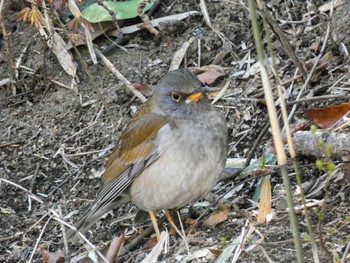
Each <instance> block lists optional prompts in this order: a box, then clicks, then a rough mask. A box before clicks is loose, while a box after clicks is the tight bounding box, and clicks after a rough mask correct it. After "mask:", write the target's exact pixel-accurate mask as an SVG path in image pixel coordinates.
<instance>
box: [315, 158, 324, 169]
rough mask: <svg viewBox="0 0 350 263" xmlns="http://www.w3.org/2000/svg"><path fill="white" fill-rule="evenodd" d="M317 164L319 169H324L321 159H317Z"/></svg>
mask: <svg viewBox="0 0 350 263" xmlns="http://www.w3.org/2000/svg"><path fill="white" fill-rule="evenodd" d="M315 164H316V167H317V169H319V170H322V169H323V162H322V161H321V160H319V159H317V160H316V163H315Z"/></svg>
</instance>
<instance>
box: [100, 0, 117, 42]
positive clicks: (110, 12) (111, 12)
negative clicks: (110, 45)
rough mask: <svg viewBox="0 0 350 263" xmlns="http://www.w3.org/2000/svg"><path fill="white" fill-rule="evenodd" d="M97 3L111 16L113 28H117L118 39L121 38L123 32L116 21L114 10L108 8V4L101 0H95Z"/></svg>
mask: <svg viewBox="0 0 350 263" xmlns="http://www.w3.org/2000/svg"><path fill="white" fill-rule="evenodd" d="M97 3H98V4H99V5H100V6H102V7H103V8H104V9H106V11H107V12H108V14H109V15H110V16H111V17H112V22H113V24H114V26H115V28H116V29H117V31H118V39H119V38H122V37H123V33H122V31H121V29H120V26H119V24H118V21H117V17H116V15H115V12H114V11H113V10H111V9H110V8H108V6H106V5H105V3H104V2H103V1H102V0H97Z"/></svg>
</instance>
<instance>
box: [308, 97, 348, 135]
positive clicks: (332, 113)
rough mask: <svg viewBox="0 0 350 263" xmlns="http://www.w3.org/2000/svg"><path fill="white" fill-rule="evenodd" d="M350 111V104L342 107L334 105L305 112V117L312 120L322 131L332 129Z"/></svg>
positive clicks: (346, 103) (343, 104)
mask: <svg viewBox="0 0 350 263" xmlns="http://www.w3.org/2000/svg"><path fill="white" fill-rule="evenodd" d="M349 111H350V102H345V103H342V104H340V105H332V106H329V107H325V108H319V109H316V108H312V109H307V110H305V111H304V113H305V115H306V116H308V117H309V118H310V119H312V120H313V121H314V122H315V124H316V125H317V126H319V127H321V128H322V129H328V128H330V127H332V126H333V125H334V124H335V123H336V122H337V121H339V120H340V119H341V118H342V117H343V116H344V115H346V114H347V113H348V112H349Z"/></svg>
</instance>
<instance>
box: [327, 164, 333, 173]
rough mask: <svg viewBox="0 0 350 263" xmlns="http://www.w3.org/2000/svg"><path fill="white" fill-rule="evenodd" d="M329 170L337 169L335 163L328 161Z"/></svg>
mask: <svg viewBox="0 0 350 263" xmlns="http://www.w3.org/2000/svg"><path fill="white" fill-rule="evenodd" d="M327 171H328V172H334V171H335V164H334V163H327Z"/></svg>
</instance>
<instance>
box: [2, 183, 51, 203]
mask: <svg viewBox="0 0 350 263" xmlns="http://www.w3.org/2000/svg"><path fill="white" fill-rule="evenodd" d="M0 181H3V182H5V183H8V184H11V185H13V186H16V187H18V188H19V189H21V190H23V191H24V192H26V193H27V194H28V195H30V196H31V197H32V198H33V199H34V200H36V201H38V202H39V203H40V204H43V203H44V201H42V200H41V199H40V198H39V197H37V196H35V195H34V194H32V193H31V192H29V191H28V190H27V189H25V188H24V187H22V186H20V185H19V184H16V183H14V182H11V181H9V180H7V179H5V178H0Z"/></svg>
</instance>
